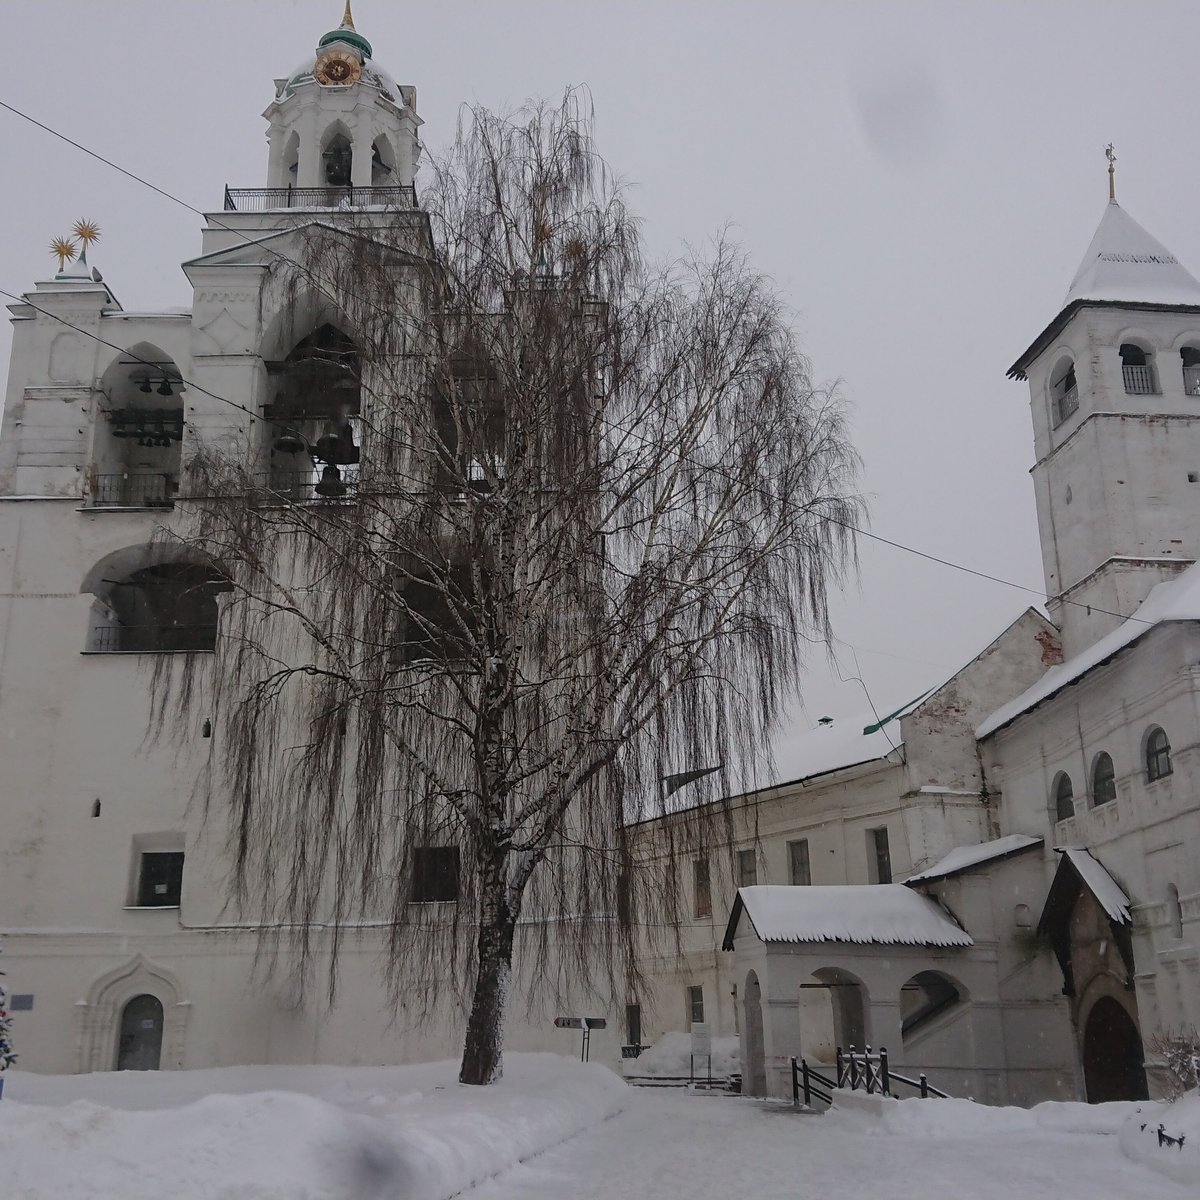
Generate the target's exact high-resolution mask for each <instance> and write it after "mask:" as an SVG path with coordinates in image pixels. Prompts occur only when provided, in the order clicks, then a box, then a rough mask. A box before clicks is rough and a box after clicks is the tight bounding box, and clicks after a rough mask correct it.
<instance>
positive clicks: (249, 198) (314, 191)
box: [225, 184, 417, 212]
mask: <svg viewBox="0 0 1200 1200" xmlns="http://www.w3.org/2000/svg"><path fill="white" fill-rule="evenodd" d="M416 207H417V194H416V189H415V188H414V187H413V186H412V185H411V184H410V185H408V186H391V187H281V188H280V187H277V188H231V187H227V188H226V189H225V211H226V212H269V211H270V210H271V209H274V208H416Z"/></svg>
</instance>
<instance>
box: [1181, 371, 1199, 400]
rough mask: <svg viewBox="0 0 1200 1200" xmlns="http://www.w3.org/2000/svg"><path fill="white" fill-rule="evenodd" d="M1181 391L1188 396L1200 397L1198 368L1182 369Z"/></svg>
mask: <svg viewBox="0 0 1200 1200" xmlns="http://www.w3.org/2000/svg"><path fill="white" fill-rule="evenodd" d="M1183 390H1184V393H1185V394H1186V395H1188V396H1200V367H1190V366H1189V367H1184V368H1183Z"/></svg>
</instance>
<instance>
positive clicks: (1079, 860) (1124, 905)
mask: <svg viewBox="0 0 1200 1200" xmlns="http://www.w3.org/2000/svg"><path fill="white" fill-rule="evenodd" d="M1059 853H1060V854H1062V855H1064V856H1065V857H1066V858H1068V859H1070V861H1071V866H1073V867H1074V868H1075V870H1076V871H1078V872H1079V877H1080V878H1081V879H1082V880H1083V882H1084V883H1085V884H1086V885H1087V888H1088V890H1089V891H1090V892H1091V893H1092V895H1093V896H1095V897H1096V899H1097V900H1098V901H1099V902H1100V907H1101V908H1102V909H1104V911H1105V912H1106V913H1108V915H1109V916H1110V917H1111V918H1112V919H1113V920H1114V921H1116V922H1117V923H1118V924H1120V925H1129V924H1131V923H1132V921H1133V917H1132V916H1131V915H1130V913H1129V897H1128V896H1127V895H1125V893H1124V892H1123V891H1122V890H1121V887H1120V885H1119V884H1118V883H1117V881H1116V880H1115V879H1114V878H1113V877H1112V876H1111V875H1110V874H1109V873H1108V872H1107V871H1106V870H1105V869H1104V867H1103V866H1101V865H1100V863H1098V862H1097V861H1096V860H1095V859H1094V858H1093V857H1092V856H1091V853H1090V852H1089V851H1088V850H1087V849H1086V848H1085V847H1083V846H1065V847H1063V848H1062V849H1061V850H1060V851H1059Z"/></svg>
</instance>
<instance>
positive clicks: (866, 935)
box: [723, 883, 974, 950]
mask: <svg viewBox="0 0 1200 1200" xmlns="http://www.w3.org/2000/svg"><path fill="white" fill-rule="evenodd" d="M743 909H744V910H745V911H746V913H747V914H748V915H749V917H750V921H751V923H752V924H753V926H754V931H755V933H757V934H758V936H759V937H760V938H761V939H762V940H763V941H764V942H854V943H857V944H859V945H902V946H971V945H974V943H973V942H972V940H971V935H970V934H969V933H967V932H966V931H965V930H964V929H961V928H959V926H958V925H956V924H955V923H954V922H953V921H952V920H951V919H950V917H949V916H948V915H947V914H946V912H945V910H944V909H942V908H939V907H938V905H937V904H935V903H934V902H933V901H932V900H930V899H929V898H928V897H927V896H922V895H921V893H920V892H914V891H912V890H911V889H910V888H907V887H905V885H904V884H902V883H876V884H847V885H826V886H811V887H809V886H802V885H798V886H795V887H789V886H785V885H780V884H759V885H757V886H755V887H744V888H738V894H737V899H736V900H735V901H734V905H733V911H732V912H731V913H730V916H729V925H728V927H727V928H726V931H725V941H724V943H723V945H724V948H725V949H726V950H730V949H732V948H733V938H734V934H735V932H736V929H737V922H738V918H739V916H740V915H741V913H742V910H743Z"/></svg>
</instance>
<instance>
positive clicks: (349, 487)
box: [262, 468, 358, 504]
mask: <svg viewBox="0 0 1200 1200" xmlns="http://www.w3.org/2000/svg"><path fill="white" fill-rule="evenodd" d="M348 474H349V473H348V472H347V471H342V473H341V476H342V477H341V484H342V488H343V489H344V490H343V491H342V492H340V493H336V492H335V493H334V494H332V495H330V494H322V493H321V492H320V491H318V490H317V489H318V488H319V487H320V486H321V483H322V471H321V469H320V468H317V469H316V470H311V469H310V470H307V471H271V472H270V473H269V474H268V475H267V476H265V477H264V478H263V480H262V489H263V491H262V499H263V500H264V501H265V502H267V503H268V504H269V503H271V501H272V500H287V501H291V502H292V503H296V504H299V503H303V502H306V501H309V500H343V499H345V498H346V497H347V496H352V495H353V494H354V492H355V491H356V490H357V488H358V481H357V480H356V479H353V478H348V477H347V476H348Z"/></svg>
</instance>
